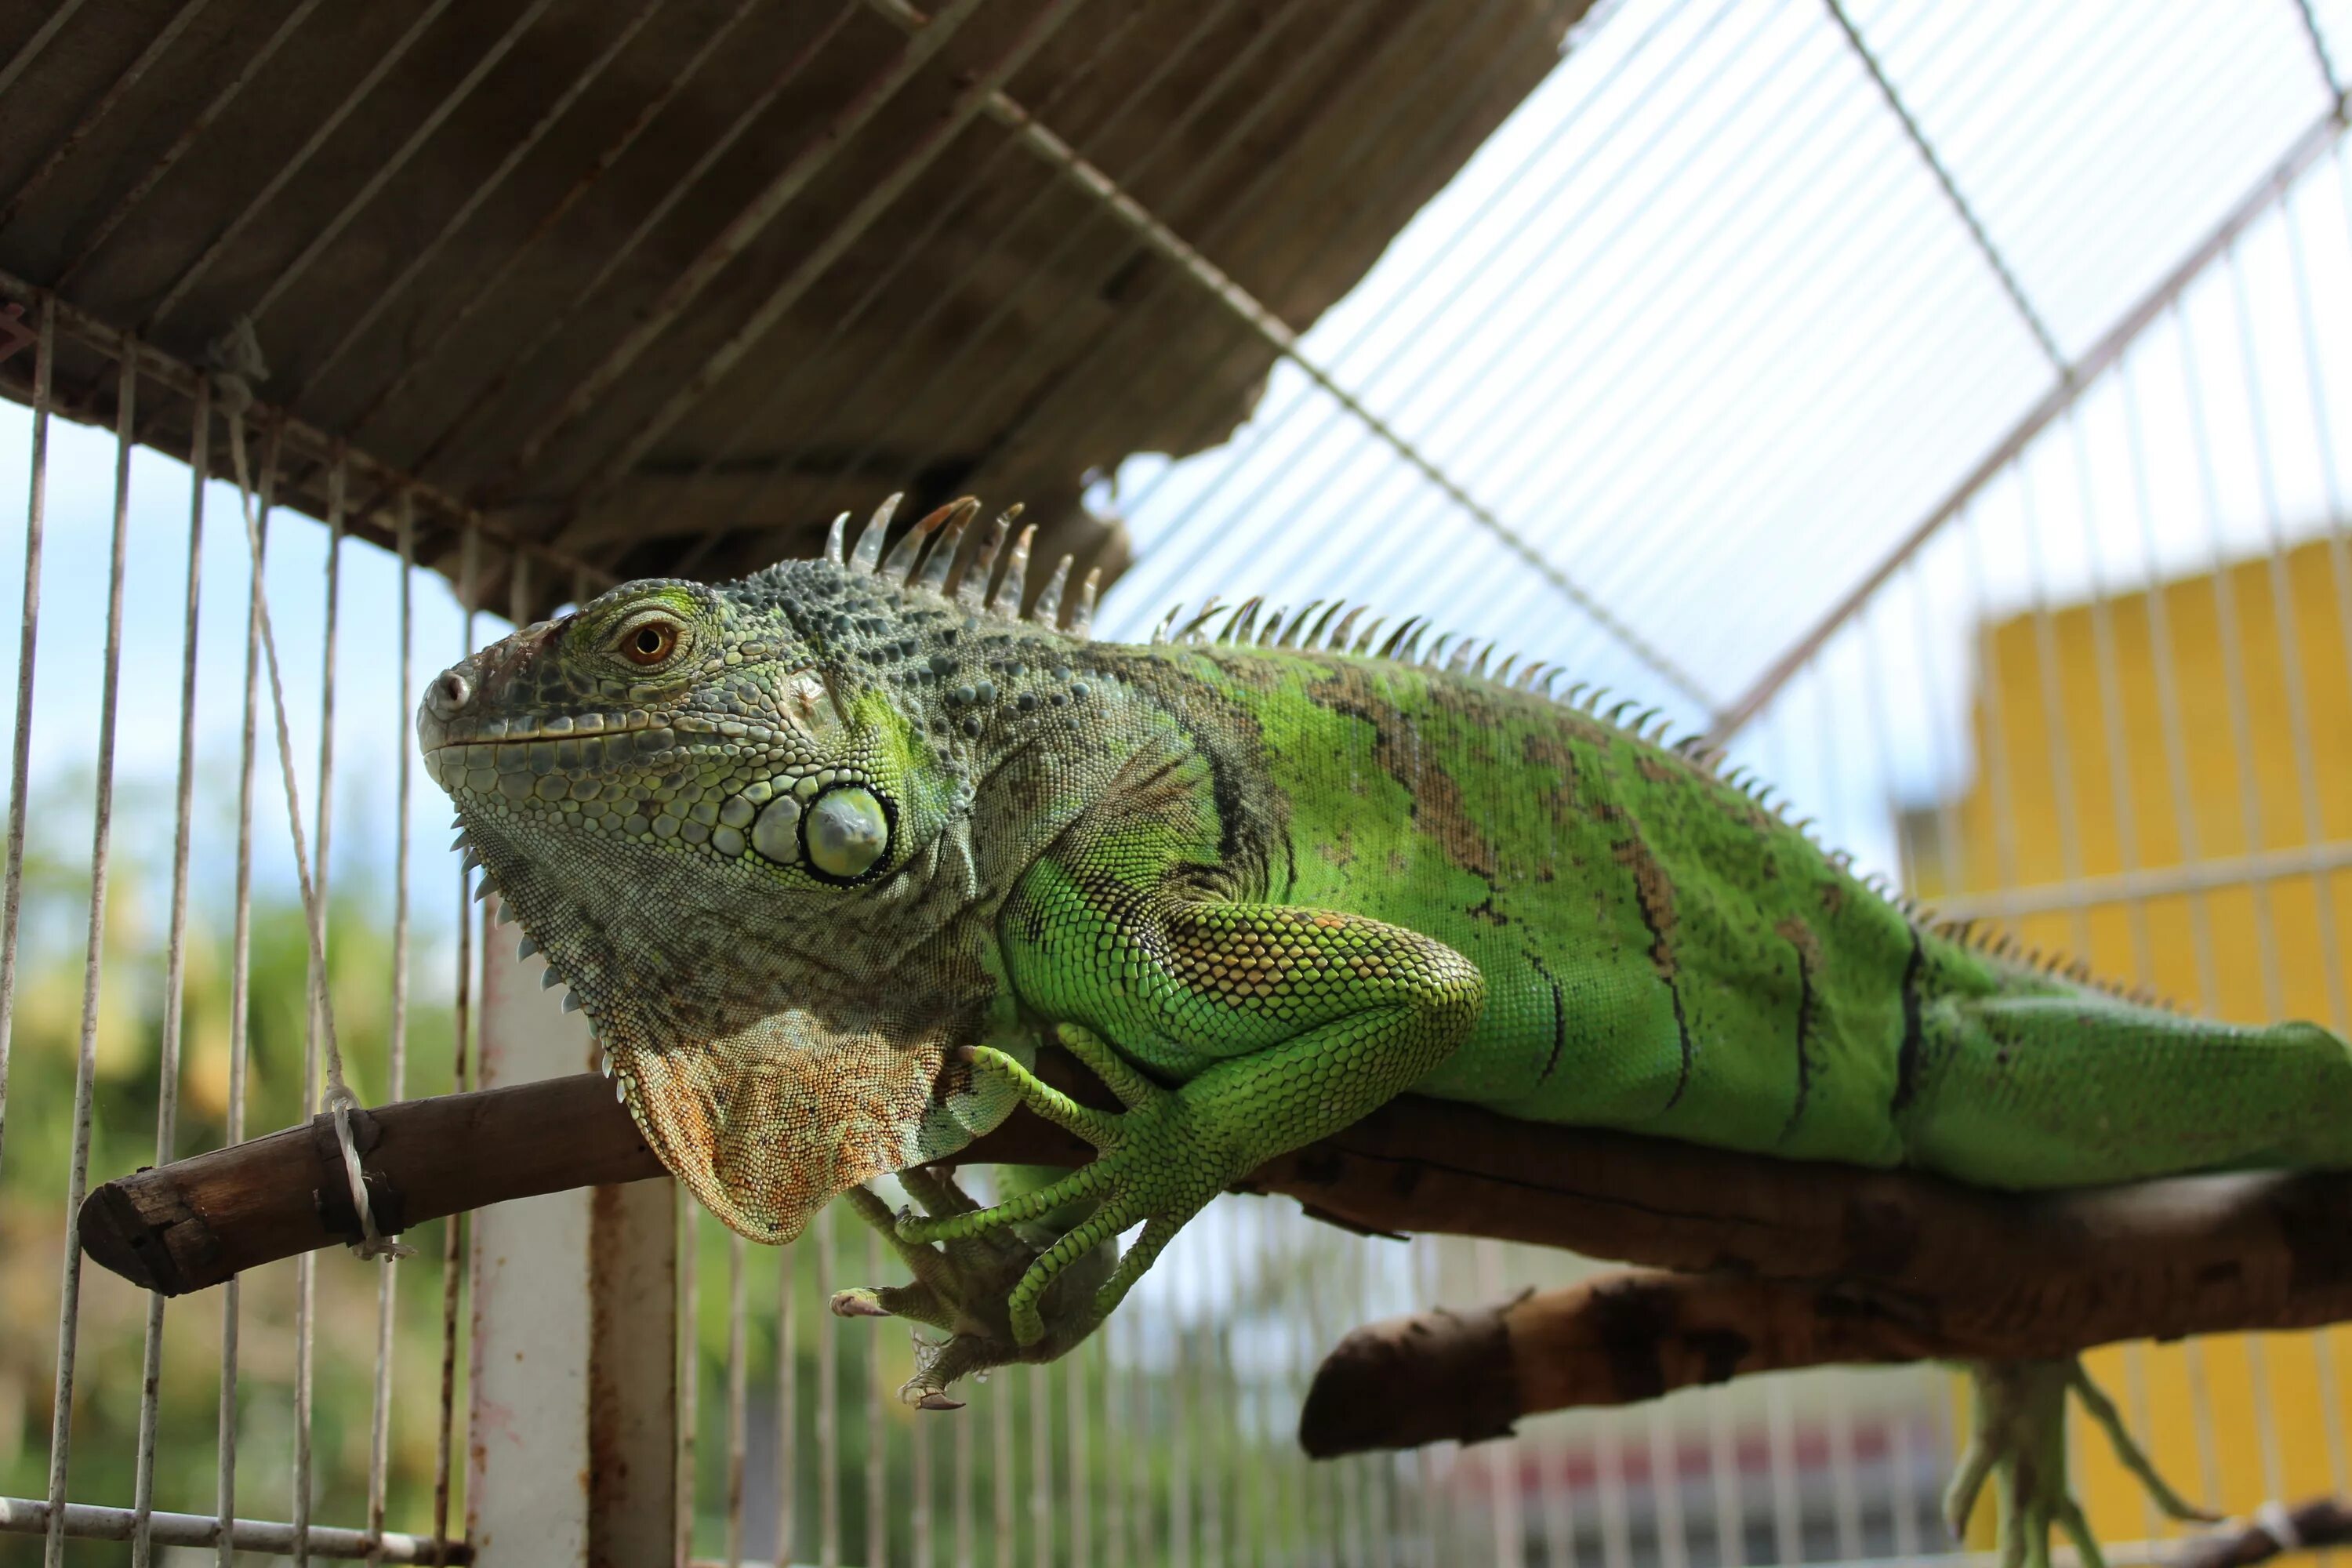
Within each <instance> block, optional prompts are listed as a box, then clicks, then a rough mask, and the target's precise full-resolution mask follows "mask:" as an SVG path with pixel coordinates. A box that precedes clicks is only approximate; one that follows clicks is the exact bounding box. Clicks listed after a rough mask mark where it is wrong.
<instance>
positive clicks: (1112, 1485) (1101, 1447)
mask: <svg viewBox="0 0 2352 1568" xmlns="http://www.w3.org/2000/svg"><path fill="white" fill-rule="evenodd" d="M1118 1323H1119V1319H1118V1314H1113V1315H1112V1317H1111V1319H1110V1321H1108V1322H1106V1323H1105V1324H1103V1326H1102V1327H1101V1328H1099V1329H1097V1330H1096V1331H1095V1336H1094V1337H1095V1341H1096V1342H1097V1344H1099V1345H1100V1346H1101V1347H1102V1415H1103V1419H1102V1436H1101V1438H1100V1440H1099V1442H1098V1443H1097V1453H1096V1455H1095V1458H1094V1463H1093V1466H1092V1469H1093V1472H1094V1473H1095V1474H1096V1475H1098V1476H1100V1477H1101V1478H1102V1483H1103V1500H1102V1501H1103V1506H1102V1516H1103V1517H1102V1533H1103V1558H1102V1562H1103V1568H1128V1563H1127V1475H1126V1470H1125V1468H1124V1460H1125V1458H1126V1454H1125V1449H1124V1446H1125V1444H1126V1443H1127V1442H1128V1441H1129V1438H1130V1437H1131V1436H1133V1434H1132V1433H1131V1432H1130V1431H1129V1425H1128V1424H1129V1415H1128V1411H1127V1396H1126V1386H1127V1379H1126V1376H1125V1374H1124V1373H1123V1372H1122V1370H1121V1368H1120V1365H1119V1341H1120V1340H1121V1338H1122V1337H1123V1336H1122V1335H1121V1333H1120V1332H1119V1329H1118ZM960 1457H961V1454H960V1453H959V1458H960ZM1260 1473H1261V1475H1262V1474H1263V1472H1262V1471H1261V1472H1260ZM957 1501H958V1505H959V1507H961V1503H962V1495H961V1481H959V1490H958V1498H957ZM957 1533H958V1535H960V1536H961V1535H967V1534H969V1533H970V1531H969V1528H968V1527H967V1526H966V1525H965V1523H964V1521H963V1520H962V1519H961V1516H959V1518H958V1520H957ZM956 1568H971V1565H970V1563H968V1562H967V1561H966V1560H965V1559H964V1557H963V1556H962V1555H961V1553H959V1554H958V1556H957V1559H956Z"/></svg>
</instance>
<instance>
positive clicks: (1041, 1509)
mask: <svg viewBox="0 0 2352 1568" xmlns="http://www.w3.org/2000/svg"><path fill="white" fill-rule="evenodd" d="M1054 1370H1055V1369H1054V1365H1053V1363H1050V1362H1040V1363H1037V1364H1036V1365H1034V1366H1024V1367H1023V1368H1022V1369H1021V1392H1022V1393H1023V1394H1024V1395H1025V1396H1026V1400H1025V1402H1026V1404H1027V1405H1028V1409H1029V1560H1030V1562H1031V1563H1033V1564H1034V1568H1054Z"/></svg>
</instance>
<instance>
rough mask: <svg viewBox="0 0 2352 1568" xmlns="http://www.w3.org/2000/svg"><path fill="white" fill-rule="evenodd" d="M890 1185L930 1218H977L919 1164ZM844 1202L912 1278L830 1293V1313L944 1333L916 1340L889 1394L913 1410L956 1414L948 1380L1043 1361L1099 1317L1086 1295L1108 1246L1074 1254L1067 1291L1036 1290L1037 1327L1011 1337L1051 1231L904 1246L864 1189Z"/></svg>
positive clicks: (950, 1185) (1105, 1263)
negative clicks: (1028, 1335)
mask: <svg viewBox="0 0 2352 1568" xmlns="http://www.w3.org/2000/svg"><path fill="white" fill-rule="evenodd" d="M898 1181H899V1184H901V1185H903V1186H904V1187H905V1188H906V1189H907V1191H908V1194H910V1195H911V1196H913V1198H914V1199H915V1201H916V1202H917V1203H918V1204H919V1205H921V1206H922V1207H923V1209H924V1210H925V1211H927V1212H928V1213H929V1214H930V1215H935V1216H954V1215H970V1214H977V1213H982V1212H984V1211H982V1209H981V1207H980V1205H978V1204H976V1203H974V1202H973V1201H972V1200H971V1197H970V1196H968V1195H967V1194H965V1193H964V1191H963V1189H962V1188H961V1186H959V1185H958V1184H956V1182H955V1180H954V1178H953V1177H951V1176H950V1175H948V1174H946V1173H943V1172H940V1171H932V1170H925V1169H922V1168H916V1169H912V1170H907V1171H901V1172H900V1173H898ZM844 1196H845V1197H846V1198H847V1199H848V1200H849V1202H850V1204H851V1205H853V1206H854V1207H855V1208H856V1210H857V1213H858V1216H859V1217H860V1218H862V1219H864V1220H865V1221H866V1223H868V1224H869V1225H872V1226H874V1227H875V1228H876V1229H877V1230H879V1231H880V1232H881V1233H882V1234H883V1235H884V1236H886V1237H889V1239H890V1244H891V1247H893V1248H894V1249H895V1250H896V1251H897V1252H898V1256H899V1258H901V1259H902V1260H903V1261H904V1262H905V1263H906V1265H907V1267H908V1269H909V1270H910V1271H911V1272H912V1273H913V1274H914V1276H915V1279H914V1281H913V1282H912V1283H911V1284H907V1285H881V1286H860V1287H857V1288H856V1289H848V1290H840V1291H836V1292H835V1294H834V1297H833V1300H831V1301H830V1302H829V1303H828V1305H829V1306H830V1307H831V1308H832V1310H833V1312H834V1314H835V1316H836V1317H843V1318H905V1319H907V1320H908V1321H911V1322H917V1323H921V1324H925V1325H927V1326H929V1327H930V1328H934V1329H937V1330H940V1331H941V1332H942V1333H943V1334H944V1335H945V1337H944V1338H940V1339H933V1338H930V1337H929V1336H927V1335H924V1334H920V1333H919V1334H917V1335H916V1337H915V1375H914V1376H912V1377H910V1378H908V1380H907V1382H906V1384H905V1385H904V1386H903V1387H901V1388H900V1389H899V1390H898V1397H899V1398H900V1399H901V1400H903V1401H905V1402H906V1403H907V1404H908V1405H912V1406H914V1407H915V1408H916V1409H918V1410H961V1408H963V1401H961V1400H960V1399H955V1398H952V1397H950V1395H949V1394H948V1393H947V1390H948V1389H949V1388H950V1386H951V1385H952V1384H956V1383H958V1382H961V1380H962V1379H964V1378H966V1377H970V1376H972V1375H974V1374H975V1373H985V1372H987V1371H988V1370H989V1369H990V1368H992V1367H998V1366H1005V1365H1009V1364H1011V1363H1016V1362H1042V1361H1051V1360H1053V1359H1054V1358H1055V1356H1058V1355H1060V1354H1062V1353H1063V1352H1065V1351H1066V1350H1068V1349H1069V1348H1070V1347H1071V1346H1072V1345H1074V1344H1076V1343H1077V1342H1079V1341H1080V1340H1082V1339H1084V1338H1086V1336H1087V1334H1088V1333H1090V1332H1092V1331H1093V1330H1094V1327H1095V1325H1096V1324H1097V1322H1099V1321H1101V1315H1100V1314H1099V1313H1097V1312H1096V1311H1094V1310H1093V1298H1094V1293H1095V1290H1096V1288H1097V1286H1098V1285H1099V1284H1100V1283H1101V1282H1102V1279H1103V1278H1104V1277H1105V1276H1106V1275H1108V1273H1109V1271H1110V1261H1111V1260H1110V1257H1109V1252H1108V1248H1099V1247H1098V1248H1095V1249H1093V1251H1092V1252H1090V1253H1088V1254H1087V1255H1085V1256H1084V1257H1082V1258H1080V1259H1079V1260H1078V1265H1077V1266H1076V1267H1074V1268H1071V1269H1070V1270H1068V1271H1066V1275H1065V1278H1066V1279H1067V1281H1068V1283H1067V1285H1066V1287H1064V1288H1059V1289H1052V1290H1049V1291H1047V1292H1046V1293H1045V1300H1043V1302H1042V1303H1041V1305H1042V1307H1043V1308H1044V1313H1043V1318H1044V1322H1043V1331H1042V1332H1041V1333H1039V1334H1038V1335H1037V1336H1035V1337H1034V1338H1033V1339H1029V1340H1023V1339H1020V1338H1019V1337H1018V1336H1016V1335H1015V1334H1014V1333H1013V1326H1012V1321H1011V1310H1012V1308H1011V1301H1012V1298H1013V1292H1014V1289H1015V1288H1016V1287H1017V1286H1018V1285H1019V1283H1020V1281H1021V1280H1022V1279H1023V1278H1024V1276H1026V1275H1027V1274H1028V1273H1029V1271H1030V1268H1031V1266H1032V1265H1033V1264H1034V1263H1035V1261H1036V1260H1037V1258H1038V1257H1039V1256H1040V1255H1041V1254H1042V1253H1044V1252H1045V1251H1046V1250H1048V1249H1050V1247H1052V1246H1054V1245H1055V1241H1056V1240H1057V1238H1056V1237H1055V1236H1054V1235H1052V1234H1051V1233H1046V1232H1041V1231H1039V1230H1037V1228H1036V1227H1034V1226H1021V1227H1019V1228H1018V1229H1017V1230H1003V1231H995V1232H992V1233H990V1234H987V1235H982V1236H972V1237H957V1238H955V1239H953V1240H950V1241H948V1242H946V1243H945V1244H943V1245H940V1246H931V1245H927V1244H923V1243H919V1242H912V1241H908V1240H906V1239H905V1238H904V1237H902V1236H901V1235H900V1234H899V1226H900V1224H901V1222H902V1221H903V1220H904V1219H905V1218H906V1217H908V1216H905V1215H897V1214H894V1213H892V1212H891V1209H890V1206H889V1205H887V1204H886V1203H884V1202H883V1201H882V1200H881V1199H880V1198H879V1197H877V1196H876V1195H875V1194H873V1193H871V1192H869V1191H867V1190H866V1188H864V1187H854V1188H852V1189H850V1191H849V1192H847V1193H846V1194H844ZM1066 1304H1067V1305H1066Z"/></svg>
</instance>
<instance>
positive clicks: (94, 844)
mask: <svg viewBox="0 0 2352 1568" xmlns="http://www.w3.org/2000/svg"><path fill="white" fill-rule="evenodd" d="M116 385H117V387H118V390H117V392H116V394H115V413H114V430H115V435H114V542H113V549H112V552H111V554H110V557H109V560H110V565H109V567H108V570H107V596H106V652H105V655H104V660H105V662H104V665H103V667H102V671H101V674H100V687H99V709H98V758H97V763H96V773H97V781H96V784H95V785H94V787H93V789H92V792H91V816H92V822H91V829H90V851H89V927H88V936H87V945H86V946H85V947H84V949H83V952H82V978H81V1044H80V1048H79V1054H78V1055H77V1057H76V1059H75V1066H74V1103H73V1152H72V1155H71V1157H70V1163H68V1166H67V1170H66V1216H65V1226H64V1229H65V1246H64V1247H63V1249H62V1250H63V1252H64V1254H65V1257H64V1260H63V1265H62V1268H61V1269H60V1277H59V1280H58V1363H57V1392H56V1395H55V1397H56V1400H57V1403H56V1405H54V1406H53V1408H52V1415H51V1419H50V1423H49V1495H48V1503H49V1529H48V1539H47V1543H46V1544H45V1546H44V1547H43V1553H42V1555H43V1562H44V1563H45V1568H62V1565H63V1563H64V1562H65V1522H66V1514H65V1507H66V1460H67V1457H68V1451H69V1449H70V1447H71V1444H72V1438H73V1397H74V1372H75V1366H74V1355H75V1352H76V1351H77V1350H78V1349H79V1344H80V1327H81V1323H80V1315H81V1238H80V1234H79V1231H77V1230H76V1228H75V1226H74V1219H75V1216H76V1215H79V1213H80V1212H81V1201H82V1198H83V1196H84V1195H85V1194H87V1192H88V1190H89V1140H90V1115H91V1107H90V1096H91V1089H92V1087H93V1084H94V1081H95V1079H96V1076H97V1071H98V1000H99V990H100V983H101V981H102V980H103V978H104V975H105V970H106V893H107V874H108V871H109V869H110V851H111V849H112V847H113V836H114V735H115V725H116V722H117V720H118V717H119V715H120V713H121V695H122V578H123V572H124V568H125V566H126V564H127V557H128V555H129V552H130V547H131V439H132V431H133V429H134V428H135V421H136V417H137V409H136V404H137V400H138V390H139V367H138V362H137V360H136V359H135V358H133V357H132V356H131V355H130V354H128V353H126V354H123V355H122V356H121V362H120V379H119V380H118V382H117V383H116Z"/></svg>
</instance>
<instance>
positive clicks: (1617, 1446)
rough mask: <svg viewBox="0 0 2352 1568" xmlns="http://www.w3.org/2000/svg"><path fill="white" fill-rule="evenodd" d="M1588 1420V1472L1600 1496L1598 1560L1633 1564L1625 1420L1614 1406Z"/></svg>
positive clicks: (1613, 1567)
mask: <svg viewBox="0 0 2352 1568" xmlns="http://www.w3.org/2000/svg"><path fill="white" fill-rule="evenodd" d="M1596 1415H1597V1418H1596V1419H1595V1420H1594V1421H1593V1423H1592V1472H1593V1482H1594V1486H1595V1489H1597V1490H1598V1492H1599V1494H1600V1500H1601V1562H1602V1563H1605V1564H1606V1565H1607V1568H1633V1563H1634V1556H1633V1498H1632V1496H1631V1495H1630V1493H1629V1491H1628V1489H1627V1488H1626V1485H1625V1437H1624V1431H1625V1424H1624V1419H1623V1417H1622V1415H1621V1414H1620V1413H1619V1412H1617V1411H1614V1410H1603V1411H1600V1412H1597V1413H1596Z"/></svg>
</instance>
